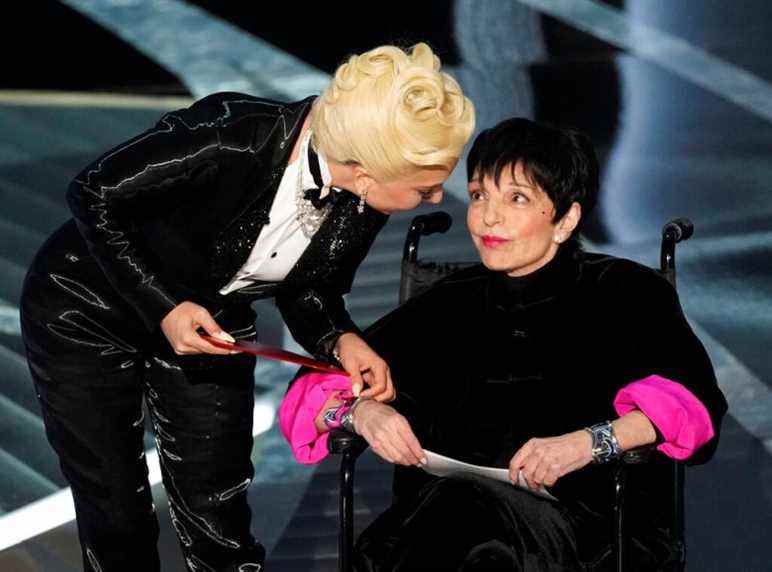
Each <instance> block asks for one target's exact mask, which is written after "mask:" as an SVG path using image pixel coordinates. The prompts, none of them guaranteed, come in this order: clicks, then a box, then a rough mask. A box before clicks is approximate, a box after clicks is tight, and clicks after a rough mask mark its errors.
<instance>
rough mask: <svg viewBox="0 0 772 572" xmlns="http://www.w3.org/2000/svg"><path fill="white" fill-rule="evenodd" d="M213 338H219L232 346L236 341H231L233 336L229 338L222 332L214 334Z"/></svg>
mask: <svg viewBox="0 0 772 572" xmlns="http://www.w3.org/2000/svg"><path fill="white" fill-rule="evenodd" d="M214 337H215V338H219V339H221V340H223V341H226V342H230V343H232V344H235V343H236V340H234V339H233V336H231V335H230V334H229V333H228V332H223V331H222V330H220V331H219V332H217V333H215V335H214Z"/></svg>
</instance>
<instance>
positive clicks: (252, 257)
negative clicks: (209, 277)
mask: <svg viewBox="0 0 772 572" xmlns="http://www.w3.org/2000/svg"><path fill="white" fill-rule="evenodd" d="M310 140H311V131H310V130H309V131H308V132H307V133H306V135H305V137H304V138H303V142H302V143H301V146H300V153H299V154H298V158H297V159H295V160H294V161H293V162H292V163H290V164H288V165H287V168H286V169H285V170H284V175H282V178H281V181H280V183H279V189H278V191H277V192H276V196H275V198H274V200H273V204H272V205H271V212H270V213H269V214H268V219H269V222H268V224H267V225H265V226H264V227H263V228H262V229H261V231H260V234H259V235H258V237H257V241H256V242H255V245H254V246H253V247H252V252H251V253H250V254H249V257H248V258H247V261H246V262H245V263H244V265H243V266H242V267H241V269H240V270H239V271H238V272H237V273H236V275H235V276H234V277H233V278H231V280H230V282H228V284H226V285H225V286H224V287H222V288H221V289H220V294H222V295H226V294H229V293H231V292H233V291H235V290H238V289H239V288H243V287H244V286H247V285H248V284H251V283H252V282H253V281H255V280H268V281H280V280H283V279H284V278H285V277H286V276H287V274H288V273H289V271H290V270H291V269H292V267H293V266H295V263H296V262H297V261H298V259H299V258H300V256H301V255H302V254H303V252H304V251H305V249H306V247H307V246H308V244H309V243H310V242H311V237H307V236H306V235H305V234H304V233H303V230H302V228H301V227H300V223H299V222H298V219H297V213H298V207H297V199H296V196H297V193H298V185H300V188H301V189H310V188H317V184H316V183H315V182H314V177H313V175H312V174H311V170H310V168H309V165H308V145H309V144H310ZM318 157H319V170H320V171H321V175H322V181H323V183H324V186H323V188H322V193H321V196H322V197H324V196H326V194H327V193H329V192H330V183H331V182H332V176H331V174H330V169H329V167H328V166H327V161H325V159H324V157H323V156H322V155H321V154H318ZM298 170H300V181H298Z"/></svg>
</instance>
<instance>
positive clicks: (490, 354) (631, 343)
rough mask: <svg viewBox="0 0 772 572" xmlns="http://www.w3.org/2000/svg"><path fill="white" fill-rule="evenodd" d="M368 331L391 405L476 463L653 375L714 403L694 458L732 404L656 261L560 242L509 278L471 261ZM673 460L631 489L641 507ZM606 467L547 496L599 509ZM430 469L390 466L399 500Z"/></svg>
mask: <svg viewBox="0 0 772 572" xmlns="http://www.w3.org/2000/svg"><path fill="white" fill-rule="evenodd" d="M365 335H366V339H367V340H368V342H369V343H370V344H371V345H372V347H373V348H374V349H375V350H376V351H377V352H378V353H379V354H380V355H381V356H382V357H383V358H384V359H385V360H386V361H387V363H389V365H390V367H391V371H392V374H393V378H394V383H395V386H396V389H397V391H398V397H397V400H396V401H395V403H394V405H395V407H396V408H397V409H398V410H399V411H401V412H402V413H403V414H404V415H405V416H406V417H407V418H408V420H409V421H410V423H411V425H412V426H413V428H414V430H415V432H416V435H417V436H418V438H419V440H420V442H421V444H422V445H423V446H424V447H425V448H427V449H430V450H433V451H436V452H440V453H443V454H446V455H449V456H452V457H456V458H459V459H463V460H465V461H468V462H472V463H475V464H481V465H494V466H499V467H507V466H508V464H509V460H510V459H511V457H512V455H513V454H514V453H515V452H516V451H517V449H519V448H520V447H521V446H522V445H523V444H524V443H525V441H527V440H528V439H530V438H531V437H549V436H557V435H561V434H564V433H569V432H572V431H576V430H578V429H581V428H584V427H588V426H590V425H592V424H594V423H598V422H601V421H605V420H611V419H615V418H616V417H617V415H616V413H615V411H614V408H613V401H614V397H615V395H616V393H617V391H618V390H619V389H620V388H622V387H623V386H625V385H626V384H628V383H630V382H632V381H634V380H638V379H641V378H644V377H646V376H649V375H652V374H658V375H660V376H663V377H666V378H668V379H670V380H673V381H677V382H679V383H681V384H683V385H684V386H685V387H686V388H687V389H689V390H690V391H691V392H692V393H693V394H694V395H695V396H696V397H697V398H698V399H699V400H700V401H701V402H702V403H703V404H704V405H705V406H706V407H707V410H708V412H709V413H710V416H711V419H712V422H713V426H714V428H715V430H716V436H715V437H714V438H713V439H712V440H711V441H710V442H709V443H707V444H706V445H705V446H703V447H702V448H701V449H700V450H699V451H698V452H697V453H696V454H695V455H694V456H693V457H692V459H691V460H690V461H689V462H690V463H702V462H705V461H707V460H708V459H709V458H710V457H711V455H712V454H713V452H714V451H715V448H716V444H717V441H718V432H719V428H720V426H721V420H722V417H723V415H724V413H725V412H726V409H727V404H726V401H725V399H724V396H723V394H722V393H721V391H720V390H719V388H718V386H717V384H716V378H715V375H714V372H713V368H712V366H711V363H710V360H709V358H708V356H707V354H706V352H705V350H704V348H703V346H702V344H701V343H700V341H699V340H698V339H697V338H696V336H695V335H694V334H693V332H692V330H691V328H690V327H689V325H688V323H687V321H686V319H685V318H684V315H683V313H682V311H681V307H680V304H679V301H678V296H677V294H676V292H675V290H674V289H673V287H672V286H671V285H670V284H669V283H668V282H667V281H666V280H665V279H664V278H663V277H662V276H661V275H660V274H659V273H657V272H655V271H654V270H651V269H649V268H647V267H644V266H641V265H639V264H637V263H635V262H632V261H629V260H623V259H618V258H614V257H611V256H605V255H599V254H586V253H583V252H582V251H574V250H562V251H561V252H560V253H559V254H558V256H557V257H556V258H555V259H553V260H552V261H551V262H550V263H549V264H547V265H546V266H544V267H543V268H541V269H539V270H538V271H536V272H534V273H533V274H531V275H529V276H526V277H523V278H514V279H513V278H509V277H507V276H506V275H505V274H502V273H500V272H491V271H489V270H487V269H486V268H485V267H483V266H482V265H477V266H474V267H471V268H469V269H466V270H462V271H460V272H458V273H456V274H454V275H452V276H451V277H449V278H447V279H446V280H444V281H443V282H441V283H440V284H438V285H437V286H435V287H434V288H433V289H431V290H429V291H428V292H427V293H425V294H423V295H420V296H418V297H416V298H414V299H411V300H409V301H408V302H407V303H406V304H404V305H403V306H401V307H400V308H398V309H397V310H395V311H394V312H392V313H391V314H389V315H387V316H385V317H384V318H382V319H381V320H380V321H379V322H377V323H376V324H374V325H373V326H372V327H371V328H369V329H368V330H367V331H366V332H365ZM658 455H660V454H658ZM662 459H664V457H662ZM667 470H668V466H667V465H666V464H665V463H657V462H655V463H653V464H652V465H651V466H650V467H647V468H646V469H645V471H646V476H645V478H642V479H641V480H642V482H641V483H639V484H638V485H636V488H637V490H638V491H639V493H640V494H639V498H640V503H641V505H642V506H643V505H648V506H645V510H646V511H647V514H651V513H652V511H653V512H656V510H657V509H656V508H655V507H656V506H657V504H658V500H657V499H658V498H664V497H663V496H662V495H659V494H658V492H661V490H662V489H661V487H662V486H663V485H662V482H663V481H662V479H665V478H666V476H667V475H666V471H667ZM611 477H612V475H611V469H610V466H608V465H590V466H587V467H585V468H583V469H581V470H579V471H576V472H573V473H571V474H569V475H566V476H564V477H562V478H561V479H560V480H559V481H558V483H557V484H556V486H555V487H554V488H553V493H554V494H555V496H557V497H558V498H559V499H560V500H561V502H562V503H563V504H564V505H565V506H567V507H573V508H577V509H579V510H583V511H587V510H589V511H590V512H591V513H593V514H596V515H598V514H605V515H607V514H608V513H609V512H610V511H611V507H612V495H611V494H612V486H611ZM427 478H429V477H427V475H426V474H425V473H424V472H423V471H420V470H419V469H415V468H405V467H398V468H397V470H396V478H395V493H396V496H397V498H400V497H401V496H403V495H409V494H412V493H413V492H415V491H416V490H417V487H419V486H421V484H423V483H424V482H426V479H427ZM660 508H662V507H660Z"/></svg>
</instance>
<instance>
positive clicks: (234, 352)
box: [230, 350, 241, 355]
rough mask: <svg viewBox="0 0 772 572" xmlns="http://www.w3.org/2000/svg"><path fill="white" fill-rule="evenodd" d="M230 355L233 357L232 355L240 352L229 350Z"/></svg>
mask: <svg viewBox="0 0 772 572" xmlns="http://www.w3.org/2000/svg"><path fill="white" fill-rule="evenodd" d="M230 353H231V355H233V354H240V353H241V352H240V351H239V350H231V351H230Z"/></svg>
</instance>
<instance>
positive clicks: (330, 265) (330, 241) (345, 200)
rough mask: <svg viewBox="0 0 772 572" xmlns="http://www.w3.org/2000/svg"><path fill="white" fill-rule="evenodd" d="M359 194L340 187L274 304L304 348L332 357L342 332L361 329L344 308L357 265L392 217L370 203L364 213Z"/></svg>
mask: <svg viewBox="0 0 772 572" xmlns="http://www.w3.org/2000/svg"><path fill="white" fill-rule="evenodd" d="M358 200H359V199H358V198H357V197H356V196H355V195H353V194H352V193H349V192H347V191H341V192H340V196H339V197H338V198H337V200H336V201H335V204H334V206H333V209H332V211H331V212H330V214H329V215H328V216H327V218H326V219H325V221H324V223H323V224H322V226H321V228H320V229H319V230H318V231H317V233H316V234H315V235H314V237H313V239H312V240H311V243H310V244H309V245H308V248H306V251H305V252H304V253H303V255H302V256H301V258H300V260H299V261H298V263H297V264H296V265H295V267H294V268H293V269H292V271H291V272H290V274H289V275H288V276H287V277H286V278H285V280H284V282H283V284H282V288H281V289H280V291H279V293H278V294H277V295H276V304H277V306H278V307H279V310H280V311H281V313H282V316H283V317H284V321H285V322H286V324H287V327H288V328H289V330H290V332H291V333H292V336H293V337H294V338H295V339H296V340H297V342H298V343H299V344H300V345H302V346H303V347H304V348H305V349H306V351H308V352H309V353H311V354H312V355H314V356H316V357H318V358H322V359H325V358H329V357H330V352H331V351H332V348H333V346H334V344H335V341H336V340H337V339H338V337H339V336H340V335H341V334H343V333H345V332H357V333H360V330H359V328H358V327H357V325H356V324H355V323H354V322H353V321H352V319H351V316H350V315H349V313H348V311H347V310H346V304H345V302H344V300H343V295H344V294H346V293H348V292H349V291H350V290H351V285H352V283H353V281H354V275H355V274H356V271H357V268H358V267H359V265H360V264H361V263H362V261H363V260H364V258H365V256H367V252H368V251H369V250H370V247H371V246H372V243H373V241H374V240H375V237H376V235H377V234H378V232H379V231H380V230H381V228H383V225H384V224H386V221H387V220H388V217H387V216H386V215H384V214H382V213H380V212H378V211H376V210H374V209H372V208H370V207H369V206H368V207H366V208H365V211H364V212H363V213H362V214H360V213H358V212H357V209H356V205H357V202H358Z"/></svg>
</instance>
